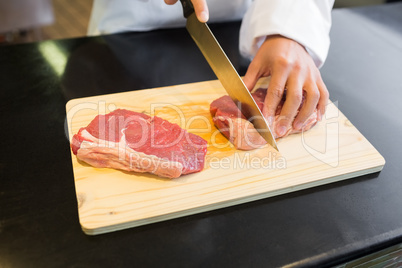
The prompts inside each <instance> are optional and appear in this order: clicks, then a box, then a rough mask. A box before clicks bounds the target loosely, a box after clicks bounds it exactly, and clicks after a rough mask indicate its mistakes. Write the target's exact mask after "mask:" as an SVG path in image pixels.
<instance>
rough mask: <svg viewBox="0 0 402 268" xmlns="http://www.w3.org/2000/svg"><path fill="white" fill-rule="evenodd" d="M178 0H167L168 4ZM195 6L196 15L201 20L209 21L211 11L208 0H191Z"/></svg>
mask: <svg viewBox="0 0 402 268" xmlns="http://www.w3.org/2000/svg"><path fill="white" fill-rule="evenodd" d="M177 1H178V0H165V3H166V4H168V5H173V4H175V3H176V2H177ZM191 2H192V3H193V6H194V10H195V15H196V16H197V18H198V20H199V21H200V22H207V21H208V19H209V11H208V6H207V1H206V0H191Z"/></svg>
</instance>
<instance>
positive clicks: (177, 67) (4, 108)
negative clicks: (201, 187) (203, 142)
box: [0, 3, 402, 267]
mask: <svg viewBox="0 0 402 268" xmlns="http://www.w3.org/2000/svg"><path fill="white" fill-rule="evenodd" d="M400 14H402V3H388V4H382V5H370V6H359V7H342V8H335V9H334V10H333V12H332V20H333V24H332V28H331V33H330V36H331V47H330V50H329V54H328V58H327V61H326V63H325V65H324V67H322V69H321V74H322V77H323V80H324V81H325V83H326V85H327V87H328V89H329V92H330V99H331V101H332V102H334V103H336V107H337V109H339V111H340V112H341V113H342V116H345V118H347V121H343V122H346V123H347V124H350V126H353V128H354V129H356V133H357V134H356V135H360V136H359V137H360V138H358V139H357V140H367V141H368V142H369V144H370V145H371V146H372V147H373V148H375V152H376V153H378V154H379V155H381V157H383V159H385V165H384V166H383V168H382V169H378V170H374V171H371V172H366V173H360V174H355V176H349V177H348V178H345V179H344V180H334V181H328V182H326V183H322V184H317V185H309V187H301V188H297V187H296V188H295V189H293V190H292V191H284V192H278V193H277V194H274V195H268V196H263V197H261V198H258V199H252V200H251V199H250V200H247V202H239V203H236V204H235V203H233V204H230V206H220V207H214V208H213V209H210V210H203V211H197V212H196V213H190V214H188V215H180V217H170V218H167V219H163V220H160V221H154V222H150V223H147V224H145V225H139V226H136V227H133V226H128V227H127V228H121V229H119V230H114V231H111V232H106V233H102V234H98V235H88V234H86V233H85V232H84V231H85V230H83V229H82V226H81V225H80V216H81V215H80V214H79V207H80V204H82V202H83V200H80V198H79V196H77V185H78V184H76V181H75V179H76V178H75V175H76V170H75V168H76V167H77V165H76V163H75V162H74V155H72V154H71V149H70V144H69V138H68V136H69V135H68V134H69V131H70V129H69V128H70V127H71V126H70V125H69V120H68V112H69V111H71V109H67V110H66V105H67V108H68V107H69V106H68V105H69V104H68V103H69V102H70V105H71V104H73V103H74V102H75V101H76V100H77V99H82V98H84V99H82V100H93V98H96V100H97V101H98V102H99V101H102V100H104V99H105V98H103V99H102V98H100V97H99V96H109V97H110V98H114V97H115V96H123V97H124V98H122V97H119V98H117V97H116V100H118V101H116V103H119V102H120V103H124V100H125V99H126V101H127V100H128V99H129V98H134V99H136V98H137V97H132V96H139V97H140V96H141V98H144V99H146V98H149V97H150V96H151V95H149V94H148V92H151V91H146V90H149V89H153V88H162V90H169V88H175V90H179V89H180V90H181V88H184V87H185V85H184V84H189V83H190V84H189V85H192V86H194V85H195V87H196V88H195V89H191V88H189V92H192V90H196V91H197V90H198V88H199V87H202V86H205V85H210V86H211V85H215V86H213V87H219V86H216V84H214V82H210V81H213V80H215V79H216V76H215V75H214V73H213V72H212V71H211V69H210V67H209V66H208V64H207V62H206V61H205V59H204V58H203V56H202V54H201V53H200V52H199V50H198V48H197V47H196V46H195V44H194V42H193V41H192V40H191V38H190V37H189V35H188V33H187V32H186V30H185V29H180V28H179V29H169V30H156V31H151V32H128V33H120V34H112V35H104V36H95V37H84V36H81V37H73V38H69V39H55V40H53V39H46V40H45V39H43V40H42V41H37V42H19V43H15V44H6V45H2V46H0V70H1V71H0V82H1V85H2V86H1V90H0V122H1V123H2V125H3V131H1V134H0V135H1V136H0V144H1V147H2V153H1V154H0V207H1V210H0V267H127V266H132V265H133V264H134V265H135V266H140V267H160V266H163V267H194V266H195V267H199V266H211V267H227V266H231V267H245V266H246V267H249V266H252V267H282V266H286V267H334V266H336V267H356V266H358V265H363V266H361V267H370V265H372V266H374V265H377V266H376V267H378V266H382V267H386V265H394V266H391V267H398V265H400V263H401V261H402V253H401V252H402V250H401V246H400V245H401V244H402V209H401V208H400V204H401V203H402V195H401V194H400V192H401V190H402V181H401V174H402V167H401V165H400V159H401V158H402V153H401V149H402V146H401V143H400V142H399V141H398V137H400V136H401V135H402V121H401V119H400V114H401V113H400V111H399V106H400V105H399V100H400V99H402V77H401V76H400V70H401V69H402V61H401V60H400V59H402V46H401V44H402V17H401V15H400ZM210 27H211V30H212V31H213V33H214V34H215V35H216V37H217V39H218V41H219V42H220V43H221V45H222V48H223V49H224V50H225V52H226V53H227V55H228V57H229V58H230V60H231V61H232V63H233V65H234V67H235V68H236V70H237V71H238V72H239V74H240V75H244V74H245V71H246V69H247V65H248V62H247V61H246V60H245V59H244V58H242V57H241V56H240V54H239V52H238V31H239V27H240V22H231V23H218V24H211V25H210ZM43 31H44V30H43ZM178 43H179V44H180V46H178V45H177V44H178ZM173 61H174V63H175V64H174V68H172V67H171V63H172V62H173ZM208 90H212V89H208ZM208 90H207V89H206V90H205V92H207V91H208ZM213 90H215V88H213ZM217 90H219V89H217ZM156 91H157V90H155V91H152V92H156ZM144 92H147V93H144ZM172 92H175V91H174V90H173V91H172ZM197 92H198V91H197ZM119 94H120V95H119ZM122 94H123V95H122ZM211 94H212V93H211ZM213 94H215V93H213ZM172 96H173V94H172ZM214 96H215V95H214ZM139 97H138V99H140V98H139ZM169 98H172V97H171V96H169ZM166 99H168V98H167V97H166ZM182 99H183V98H182ZM186 101H187V99H186ZM86 103H89V102H88V101H86ZM70 108H71V107H70ZM82 118H83V119H80V120H81V122H87V121H88V120H89V117H88V116H87V115H85V114H84V117H82ZM329 123H331V122H329ZM306 135H307V134H306ZM341 139H342V138H340V140H341ZM370 148H371V147H370ZM349 149H350V148H349ZM370 152H371V153H372V152H374V151H370ZM371 153H370V155H371ZM363 157H368V154H363ZM356 159H357V158H355V160H356ZM357 163H358V164H369V161H367V160H365V158H362V160H361V161H357V160H356V163H354V164H353V165H352V166H353V167H355V166H356V165H357ZM83 167H84V168H88V167H85V166H83ZM80 168H81V167H80ZM328 169H329V170H330V172H334V170H333V169H331V168H328ZM334 169H335V168H334ZM379 170H381V171H379ZM97 172H98V171H97ZM106 173H107V172H106ZM199 174H200V175H202V173H199ZM217 174H218V173H217ZM125 175H126V174H125ZM219 176H221V177H222V178H225V176H224V174H223V173H219ZM219 176H218V175H217V179H219ZM84 177H85V176H84ZM84 179H85V178H84ZM148 179H152V177H149V178H148ZM206 179H208V178H206ZM109 183H110V181H109ZM81 185H82V184H81ZM81 185H80V187H82V186H81ZM109 185H110V186H111V187H114V186H113V183H111V184H109ZM91 187H96V186H91ZM247 190H249V189H247ZM186 198H187V197H186ZM95 199H96V198H95ZM189 200H191V198H190V199H189ZM84 201H85V200H84ZM86 201H88V199H87V200H86ZM126 201H127V200H124V202H126ZM189 202H190V201H189ZM106 206H108V205H107V204H106ZM95 214H96V213H95ZM114 216H118V215H114Z"/></svg>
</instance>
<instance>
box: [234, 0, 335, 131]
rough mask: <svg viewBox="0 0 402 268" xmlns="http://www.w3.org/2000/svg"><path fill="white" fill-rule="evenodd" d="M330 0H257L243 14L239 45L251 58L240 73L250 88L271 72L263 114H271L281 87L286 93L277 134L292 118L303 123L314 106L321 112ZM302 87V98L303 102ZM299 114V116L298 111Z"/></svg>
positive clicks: (325, 94) (295, 123) (297, 126)
mask: <svg viewBox="0 0 402 268" xmlns="http://www.w3.org/2000/svg"><path fill="white" fill-rule="evenodd" d="M333 2H334V1H333V0H314V1H313V0H272V1H265V0H255V1H254V3H253V5H252V6H251V8H250V9H249V10H248V11H247V14H246V15H245V17H244V20H243V24H242V27H241V31H240V51H241V52H242V54H243V55H244V56H246V57H249V58H250V59H251V58H253V60H252V62H251V64H250V66H249V68H248V70H247V73H246V75H245V77H244V82H245V84H246V86H247V87H248V88H249V89H250V90H252V89H253V87H254V86H255V84H256V82H257V80H258V79H259V78H260V77H264V76H271V81H270V84H269V87H268V94H267V97H266V99H265V102H264V108H263V114H264V116H266V117H272V116H274V115H275V110H276V107H277V105H278V103H279V101H280V99H281V98H282V95H283V92H284V90H285V88H286V89H287V95H286V96H287V98H286V101H285V104H284V106H283V109H282V111H281V114H280V118H281V120H280V122H279V127H278V128H277V134H278V135H279V136H281V134H282V133H281V132H282V131H286V129H287V128H289V127H290V125H291V124H293V127H294V128H295V129H297V130H299V129H301V128H302V126H303V124H304V122H305V121H306V119H307V118H308V117H309V116H310V115H311V114H312V113H313V112H314V111H315V109H317V111H318V118H319V119H321V116H322V115H323V114H324V113H325V106H326V104H327V101H328V96H329V94H328V90H327V88H326V87H325V84H324V83H323V81H322V79H321V75H320V72H319V70H318V68H319V67H320V66H322V64H323V62H324V61H325V58H326V55H327V51H328V48H329V35H328V34H329V29H330V25H331V17H330V16H331V13H330V12H331V9H332V5H333ZM303 91H305V94H306V101H305V103H304V105H303V107H302V109H301V110H300V112H299V113H298V112H297V109H298V107H299V106H300V104H301V100H302V96H303ZM296 115H297V116H296Z"/></svg>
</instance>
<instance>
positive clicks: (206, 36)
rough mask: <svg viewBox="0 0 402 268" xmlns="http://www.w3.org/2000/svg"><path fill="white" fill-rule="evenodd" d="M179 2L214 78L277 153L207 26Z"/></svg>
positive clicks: (259, 115) (262, 120)
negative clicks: (216, 78) (215, 77)
mask: <svg viewBox="0 0 402 268" xmlns="http://www.w3.org/2000/svg"><path fill="white" fill-rule="evenodd" d="M180 2H181V4H182V6H183V14H184V17H185V18H187V23H186V28H187V31H188V32H189V33H190V35H191V37H192V38H193V40H194V41H195V43H196V44H197V46H198V47H199V49H200V50H201V52H202V54H203V55H204V57H205V59H206V60H207V61H208V63H209V65H210V66H211V68H212V70H213V71H214V73H215V75H216V76H217V77H218V79H219V81H220V82H221V83H222V85H223V87H224V88H225V90H226V91H227V93H228V94H229V96H230V97H231V98H232V100H233V101H234V102H235V103H236V105H237V106H238V107H239V109H240V110H241V112H242V114H243V115H244V116H245V117H246V118H247V119H248V120H249V121H250V122H251V123H253V125H254V127H255V129H256V130H257V131H258V133H259V134H260V135H261V136H262V137H263V138H264V139H265V140H266V141H267V143H268V144H270V145H271V146H272V147H273V148H275V149H276V150H278V147H277V145H276V142H275V138H274V137H273V135H272V133H271V130H270V128H269V126H268V123H267V121H266V119H265V118H264V117H263V115H262V113H261V111H260V110H259V108H258V106H257V104H256V103H255V101H254V99H253V97H252V96H251V94H250V92H249V91H248V89H247V87H246V86H245V84H244V83H243V80H242V79H241V78H240V76H239V75H238V73H237V71H236V69H235V68H234V67H233V65H232V63H231V62H230V61H229V59H228V57H227V56H226V54H225V52H224V51H223V50H222V48H221V46H220V45H219V43H218V41H217V40H216V38H215V37H214V35H213V34H212V32H211V30H210V29H209V27H208V25H207V24H206V23H202V22H200V21H199V20H198V18H197V17H196V14H195V11H194V7H193V5H192V3H191V1H190V0H180Z"/></svg>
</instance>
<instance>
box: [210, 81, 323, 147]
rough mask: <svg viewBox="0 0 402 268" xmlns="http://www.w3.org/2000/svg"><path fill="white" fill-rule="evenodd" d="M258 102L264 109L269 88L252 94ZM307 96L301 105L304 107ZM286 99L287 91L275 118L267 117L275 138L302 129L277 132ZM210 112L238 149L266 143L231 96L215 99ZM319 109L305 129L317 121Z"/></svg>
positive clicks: (219, 127) (308, 120) (216, 123)
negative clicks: (280, 134)
mask: <svg viewBox="0 0 402 268" xmlns="http://www.w3.org/2000/svg"><path fill="white" fill-rule="evenodd" d="M251 95H252V96H253V98H254V100H255V102H256V103H257V105H258V107H259V108H260V110H262V107H263V104H264V100H265V96H266V95H267V89H266V88H265V89H264V88H259V89H257V90H256V91H255V92H254V93H252V94H251ZM304 99H305V97H304V96H303V101H302V103H301V105H300V107H299V110H300V108H301V107H302V105H303V103H304ZM285 100H286V92H285V94H284V96H283V98H282V100H281V102H280V104H279V105H278V108H277V110H276V114H275V118H267V121H268V124H269V127H270V129H271V131H272V134H273V135H274V137H275V139H279V138H283V137H286V136H288V135H290V134H294V133H299V132H301V131H300V130H295V129H293V128H292V127H289V129H288V130H287V131H286V132H285V134H284V135H282V136H280V137H279V136H278V135H277V134H276V131H275V130H276V126H277V124H278V121H279V116H280V113H281V110H282V106H283V104H284V102H285ZM210 112H211V115H212V117H213V121H214V124H215V125H216V127H217V128H218V129H219V130H220V131H221V133H222V134H223V135H224V136H225V137H226V138H228V139H229V141H230V142H232V143H233V145H234V146H235V147H236V148H237V149H241V150H253V149H256V148H259V147H261V146H263V145H265V144H266V141H265V140H264V139H263V138H262V137H261V136H260V134H258V132H257V130H256V129H255V128H254V126H253V125H252V124H251V123H250V122H249V121H247V120H246V118H245V117H244V115H243V114H241V112H240V110H239V109H238V107H237V106H236V104H235V103H234V102H233V101H232V99H231V98H230V97H229V96H223V97H220V98H219V99H216V100H214V101H213V102H212V103H211V105H210ZM317 118H318V117H317V110H315V111H314V113H313V114H312V115H311V116H310V117H309V118H308V119H307V121H306V123H305V125H304V127H303V131H307V130H309V129H310V128H312V127H313V126H314V125H315V124H316V123H317Z"/></svg>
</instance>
